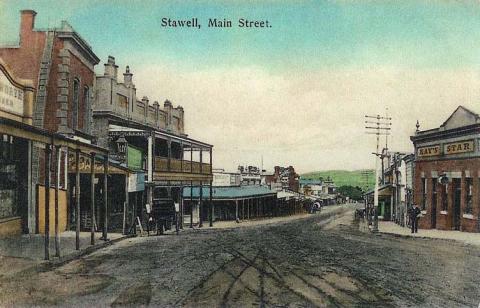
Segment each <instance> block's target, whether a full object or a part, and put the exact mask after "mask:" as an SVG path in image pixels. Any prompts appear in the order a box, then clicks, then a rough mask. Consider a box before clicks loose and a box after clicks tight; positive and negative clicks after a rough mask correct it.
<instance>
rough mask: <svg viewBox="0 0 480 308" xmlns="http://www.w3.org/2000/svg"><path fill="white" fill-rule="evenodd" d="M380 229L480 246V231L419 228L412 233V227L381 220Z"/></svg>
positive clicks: (386, 231)
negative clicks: (416, 231)
mask: <svg viewBox="0 0 480 308" xmlns="http://www.w3.org/2000/svg"><path fill="white" fill-rule="evenodd" d="M378 231H379V232H380V233H386V234H395V235H401V236H409V237H419V238H432V239H444V240H454V241H458V242H462V243H464V244H468V245H475V246H480V233H470V232H461V231H444V230H436V229H418V233H411V230H410V228H407V227H401V226H399V225H397V224H396V223H394V222H391V221H379V222H378Z"/></svg>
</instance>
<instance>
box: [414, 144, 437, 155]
mask: <svg viewBox="0 0 480 308" xmlns="http://www.w3.org/2000/svg"><path fill="white" fill-rule="evenodd" d="M437 155H440V146H439V145H434V146H428V147H422V148H418V157H427V156H437Z"/></svg>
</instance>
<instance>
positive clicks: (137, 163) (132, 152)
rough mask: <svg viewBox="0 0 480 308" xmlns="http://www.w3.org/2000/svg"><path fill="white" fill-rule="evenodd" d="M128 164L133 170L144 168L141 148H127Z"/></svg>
mask: <svg viewBox="0 0 480 308" xmlns="http://www.w3.org/2000/svg"><path fill="white" fill-rule="evenodd" d="M127 151H128V152H127V166H128V168H130V169H133V170H142V169H143V152H142V151H140V150H139V149H137V148H135V147H132V146H130V145H129V146H128V149H127Z"/></svg>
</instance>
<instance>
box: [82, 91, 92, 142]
mask: <svg viewBox="0 0 480 308" xmlns="http://www.w3.org/2000/svg"><path fill="white" fill-rule="evenodd" d="M83 106H84V109H85V111H86V114H84V116H83V117H84V121H85V123H84V125H83V128H84V131H85V132H87V133H88V132H90V119H91V110H92V108H91V106H90V89H89V88H88V87H85V88H83Z"/></svg>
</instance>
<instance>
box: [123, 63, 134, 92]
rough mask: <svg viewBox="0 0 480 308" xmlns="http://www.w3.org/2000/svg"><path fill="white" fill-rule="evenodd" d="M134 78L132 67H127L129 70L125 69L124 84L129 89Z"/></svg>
mask: <svg viewBox="0 0 480 308" xmlns="http://www.w3.org/2000/svg"><path fill="white" fill-rule="evenodd" d="M132 76H133V74H132V73H130V67H129V66H128V65H127V68H126V69H125V73H123V83H124V84H125V85H126V86H127V87H128V86H131V85H132V84H133V83H132Z"/></svg>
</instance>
